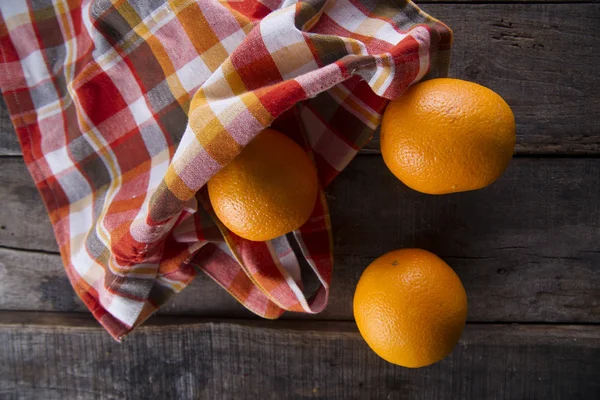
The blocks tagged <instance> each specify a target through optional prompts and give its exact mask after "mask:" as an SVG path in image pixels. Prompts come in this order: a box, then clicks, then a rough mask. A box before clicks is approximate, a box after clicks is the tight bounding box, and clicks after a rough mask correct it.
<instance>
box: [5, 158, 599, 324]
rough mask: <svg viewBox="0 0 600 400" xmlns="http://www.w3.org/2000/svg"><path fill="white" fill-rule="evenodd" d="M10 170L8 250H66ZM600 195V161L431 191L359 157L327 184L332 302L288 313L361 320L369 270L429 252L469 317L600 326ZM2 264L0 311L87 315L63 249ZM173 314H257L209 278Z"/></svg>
mask: <svg viewBox="0 0 600 400" xmlns="http://www.w3.org/2000/svg"><path fill="white" fill-rule="evenodd" d="M0 168H2V169H3V170H5V171H6V170H8V171H11V173H10V174H6V175H4V176H2V177H1V178H0V179H1V180H3V181H0V187H1V188H4V189H3V190H0V197H2V196H4V201H3V203H2V204H4V207H3V208H2V209H0V223H1V224H2V225H3V226H5V227H6V228H5V229H4V230H0V245H5V246H7V245H10V246H15V247H19V246H22V247H24V248H27V247H29V248H36V247H38V248H40V247H41V248H42V249H43V250H50V251H56V247H55V246H56V245H55V244H54V240H53V238H52V234H51V232H50V228H49V223H48V222H46V221H45V220H44V222H43V223H42V222H40V221H37V220H36V218H45V216H44V215H43V209H42V206H41V201H40V199H39V198H38V197H37V194H35V193H34V191H35V189H33V187H32V183H30V184H29V185H30V186H29V187H28V188H27V189H23V187H22V185H23V184H21V183H20V182H23V181H27V180H28V177H27V175H26V171H25V168H24V167H23V165H22V164H20V162H19V160H16V159H4V160H0ZM10 182H13V183H10ZM15 185H16V186H15ZM22 193H25V194H26V197H25V198H23V199H22V198H21V197H20V196H21V194H22ZM599 195H600V159H596V158H590V159H585V158H578V159H551V158H541V159H529V158H516V159H515V160H513V164H512V166H511V167H510V168H509V170H508V171H507V173H506V174H505V176H504V177H502V178H501V179H500V181H498V182H496V183H495V184H494V185H492V186H490V187H488V188H486V189H484V190H481V191H475V192H470V193H461V194H455V195H448V196H428V195H423V194H419V193H417V192H414V191H412V190H410V189H408V188H407V187H405V186H404V185H402V184H401V183H400V182H399V181H397V180H396V179H395V178H394V177H393V176H392V175H391V173H390V172H389V171H388V170H387V169H386V168H385V166H384V164H383V162H382V160H381V158H380V157H371V156H361V157H358V158H357V159H356V160H354V161H353V162H352V164H351V165H350V166H349V167H348V169H347V170H346V171H344V172H343V173H342V175H341V176H340V177H339V178H338V179H337V180H336V181H335V182H334V184H333V186H332V187H331V189H330V190H329V191H328V196H329V205H330V211H331V214H332V223H333V232H334V240H335V257H336V258H335V260H336V263H335V268H334V276H333V286H332V296H331V300H330V304H329V306H328V308H327V309H326V310H325V311H324V312H323V313H321V314H320V315H318V316H316V317H307V316H304V315H294V314H289V315H286V318H320V319H336V320H338V319H341V320H349V319H352V309H351V304H352V301H351V299H352V295H353V292H354V288H355V285H356V282H357V280H358V278H359V276H360V273H361V272H362V270H363V269H364V268H365V267H366V266H367V265H368V264H369V263H370V262H371V261H372V260H373V259H374V258H375V257H377V256H378V255H380V254H383V253H385V252H387V251H390V250H393V249H395V248H400V247H421V248H425V249H428V250H430V251H433V252H435V253H436V254H439V255H440V256H441V257H443V258H444V259H445V260H446V261H447V262H448V263H449V264H450V265H451V266H452V267H454V269H455V270H456V271H457V273H458V274H459V275H460V277H461V279H462V281H463V283H464V285H465V287H466V289H467V293H468V295H469V300H470V302H469V320H470V321H516V322H544V321H546V322H588V323H589V322H600V267H599V265H600V248H599V247H598V246H599V245H598V243H600V229H599V226H600V207H599V206H598V204H599V203H598V198H599ZM29 197H31V199H30V200H29V201H28V199H29ZM0 201H2V199H0ZM21 204H25V205H26V206H25V207H24V208H19V207H21V206H20V205H21ZM373 205H376V207H373ZM30 220H31V221H33V222H32V223H30V222H29V221H30ZM7 243H8V244H7ZM0 262H1V263H2V264H3V265H4V268H3V271H4V276H3V278H2V279H1V280H0V309H11V310H47V311H81V310H82V307H81V305H80V303H79V302H78V301H76V300H74V299H73V296H69V295H66V296H65V294H64V293H65V290H67V289H68V282H67V279H66V277H65V275H64V272H63V271H62V268H61V261H60V258H59V257H58V256H56V255H47V254H37V253H30V252H23V251H12V250H10V249H6V250H2V251H0ZM17 271H18V272H17ZM162 312H164V313H169V314H187V315H201V316H219V315H228V316H231V317H235V316H238V317H242V316H249V315H250V314H249V313H248V312H247V311H246V310H245V309H243V308H242V307H241V306H239V305H237V303H235V302H234V301H233V300H232V299H230V298H229V295H228V294H227V293H225V292H224V291H222V290H221V289H220V288H218V287H217V285H216V284H214V283H213V282H212V281H211V280H210V279H208V278H206V277H205V276H204V275H203V274H200V275H199V277H198V278H197V280H196V281H195V282H194V283H193V284H192V285H191V286H190V287H189V288H187V289H186V290H185V291H184V292H183V293H182V294H180V295H179V296H178V297H177V298H176V299H175V300H174V301H173V302H172V303H170V304H169V305H168V306H167V307H166V308H165V309H164V310H163V311H162Z"/></svg>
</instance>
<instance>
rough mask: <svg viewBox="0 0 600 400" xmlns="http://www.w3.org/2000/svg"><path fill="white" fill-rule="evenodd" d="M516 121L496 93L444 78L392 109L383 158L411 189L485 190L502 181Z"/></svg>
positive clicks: (384, 128)
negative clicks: (497, 180) (491, 184)
mask: <svg viewBox="0 0 600 400" xmlns="http://www.w3.org/2000/svg"><path fill="white" fill-rule="evenodd" d="M515 140H516V137H515V118H514V116H513V113H512V111H511V109H510V107H509V106H508V104H506V102H505V101H504V100H503V99H502V97H500V96H499V95H498V94H496V93H495V92H493V91H492V90H490V89H488V88H486V87H483V86H481V85H478V84H476V83H472V82H467V81H463V80H460V79H450V78H440V79H432V80H429V81H425V82H421V83H418V84H416V85H414V86H412V87H410V88H409V89H408V90H407V91H406V92H405V93H404V94H403V95H402V96H401V97H400V98H398V99H396V100H394V101H391V102H390V104H389V105H388V106H387V108H386V110H385V112H384V115H383V122H382V125H381V153H382V154H383V160H384V161H385V164H386V165H387V167H388V168H389V169H390V170H391V171H392V173H393V174H394V175H396V177H397V178H398V179H400V180H401V181H402V182H404V184H406V185H407V186H409V187H411V188H413V189H415V190H417V191H419V192H423V193H429V194H444V193H452V192H463V191H467V190H474V189H480V188H482V187H485V186H487V185H489V184H490V183H492V182H494V181H495V180H496V179H498V178H499V177H500V175H502V173H503V172H504V170H505V169H506V167H507V166H508V163H509V162H510V160H511V158H512V155H513V153H514V147H515Z"/></svg>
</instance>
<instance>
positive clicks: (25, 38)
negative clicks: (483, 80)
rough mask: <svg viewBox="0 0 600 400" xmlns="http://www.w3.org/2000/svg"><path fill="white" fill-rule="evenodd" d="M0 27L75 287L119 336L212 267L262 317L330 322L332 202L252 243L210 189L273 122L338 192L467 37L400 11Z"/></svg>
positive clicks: (281, 12)
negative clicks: (290, 228) (310, 287)
mask: <svg viewBox="0 0 600 400" xmlns="http://www.w3.org/2000/svg"><path fill="white" fill-rule="evenodd" d="M0 13H1V14H0V86H1V88H2V93H3V95H4V98H5V100H6V103H7V105H8V107H9V111H10V114H11V117H12V121H13V123H14V126H15V128H16V132H17V135H18V137H19V140H20V142H21V146H22V149H23V156H24V159H25V162H26V163H27V166H28V168H29V171H30V173H31V176H32V177H33V179H34V181H35V183H36V185H37V187H38V189H39V191H40V193H41V195H42V198H43V200H44V202H45V204H46V206H47V209H48V213H49V216H50V219H51V221H52V224H53V226H54V231H55V235H56V240H57V242H58V245H59V247H60V252H61V255H62V259H63V262H64V265H65V269H66V271H67V274H68V276H69V278H70V280H71V283H72V285H73V287H74V289H75V291H76V292H77V294H78V295H79V297H81V299H82V300H83V301H84V302H85V304H86V305H87V306H88V307H89V309H90V311H91V312H92V313H93V314H94V316H95V317H96V318H97V319H98V321H99V322H100V323H101V324H102V325H103V326H104V327H105V328H106V329H107V330H108V332H109V333H110V334H111V335H113V337H115V338H117V339H120V338H121V337H123V336H124V335H125V334H127V333H128V332H129V331H131V330H132V329H133V328H134V327H135V326H137V325H139V324H140V323H141V322H143V321H144V320H145V319H146V318H147V317H148V316H150V315H151V314H152V313H153V312H154V311H156V310H157V309H158V308H159V307H160V306H161V305H163V304H165V302H166V301H167V300H168V299H169V298H170V297H171V296H172V295H173V294H175V293H178V292H179V291H181V290H182V289H183V288H185V287H186V286H187V285H188V284H189V283H190V281H191V280H192V279H193V278H194V276H195V273H196V272H195V271H196V270H197V269H200V270H202V271H204V272H205V273H207V274H208V275H209V276H211V277H212V278H213V279H214V280H215V281H216V282H217V283H219V284H220V285H221V286H222V287H223V288H225V289H226V290H227V291H229V292H230V293H231V294H232V295H233V296H234V297H235V298H236V299H237V300H238V301H240V302H241V303H242V304H243V305H244V306H246V307H247V308H248V309H250V310H252V311H253V312H255V313H256V314H258V315H260V316H263V317H265V318H277V317H278V316H280V315H281V314H282V313H283V312H284V311H285V310H289V311H297V312H306V313H317V312H319V311H321V310H323V308H324V307H325V306H326V304H327V299H328V296H329V287H330V283H331V271H332V266H333V256H332V243H333V241H332V237H331V226H330V223H329V213H328V211H327V203H326V201H325V197H324V195H323V191H322V190H321V194H320V198H319V201H318V202H317V204H316V206H315V209H314V211H313V214H312V216H311V218H310V219H309V221H308V222H307V223H306V224H305V225H304V226H302V227H301V228H300V229H299V230H297V231H295V232H293V233H291V234H289V235H285V236H282V237H279V238H277V239H274V240H272V241H268V242H251V241H248V240H244V239H242V238H240V237H237V236H236V235H234V234H233V233H231V232H229V231H228V230H227V229H226V228H225V227H224V226H223V225H222V224H221V223H220V222H219V220H218V219H217V218H216V216H215V215H214V213H213V211H212V209H211V207H210V203H209V202H208V201H207V197H206V190H205V184H206V182H207V181H208V180H209V179H210V178H211V177H212V176H213V175H214V174H215V173H216V172H217V171H219V170H220V168H222V167H223V166H224V165H226V164H227V163H228V162H229V161H231V160H232V159H233V158H234V157H235V156H236V155H237V154H239V152H240V151H241V150H242V149H243V148H244V146H245V145H246V144H247V143H248V142H249V141H250V140H252V138H253V137H254V136H255V135H256V134H257V133H258V132H259V131H260V130H262V129H264V128H265V127H267V126H274V127H275V128H277V129H279V130H280V131H282V132H284V133H286V134H287V135H289V136H290V137H291V138H293V139H294V140H296V141H297V142H298V143H299V144H300V145H302V146H303V147H304V148H305V149H306V151H307V153H308V154H309V155H310V156H311V157H312V159H313V160H314V162H315V164H316V166H317V168H318V171H319V177H320V181H321V184H322V188H324V187H326V186H327V185H328V184H329V183H330V182H331V181H332V180H333V179H334V178H335V176H336V175H337V174H338V173H339V172H340V171H341V170H343V169H344V167H345V166H346V165H348V163H349V162H350V161H351V160H352V158H353V157H354V156H355V154H356V153H357V151H358V150H359V149H360V148H361V147H362V146H363V145H364V144H365V143H366V142H367V141H368V140H369V139H370V138H371V136H372V134H373V131H374V130H375V129H376V128H377V126H378V125H379V122H380V119H381V114H382V112H383V110H384V108H385V106H386V104H387V102H388V101H389V99H393V98H395V97H397V96H399V95H400V94H401V93H402V92H403V91H404V90H405V89H406V88H407V87H408V86H410V85H411V84H413V83H415V82H418V81H420V80H422V79H428V78H432V77H437V76H443V75H445V74H446V73H447V67H448V62H449V50H450V45H451V39H452V37H451V32H450V30H449V29H448V28H447V27H446V26H445V25H443V24H442V23H440V22H439V21H437V20H435V19H433V18H431V17H430V16H428V15H426V14H425V13H423V12H422V11H421V10H419V9H418V8H417V7H416V6H415V5H414V4H413V3H411V2H410V1H408V2H406V1H394V0H329V1H325V0H303V1H299V0H285V1H283V0H260V1H259V0H243V1H229V2H226V1H216V0H197V1H192V0H169V1H164V0H147V1H136V0H130V1H127V0H113V1H109V0H91V1H81V0H31V1H27V2H20V1H14V2H13V1H4V2H1V3H0ZM303 263H305V264H307V265H309V266H310V267H311V268H312V271H313V272H314V274H315V275H316V276H317V278H318V281H319V282H320V286H319V288H318V289H317V290H316V292H315V293H305V291H304V287H303V279H302V272H301V268H300V265H301V264H303Z"/></svg>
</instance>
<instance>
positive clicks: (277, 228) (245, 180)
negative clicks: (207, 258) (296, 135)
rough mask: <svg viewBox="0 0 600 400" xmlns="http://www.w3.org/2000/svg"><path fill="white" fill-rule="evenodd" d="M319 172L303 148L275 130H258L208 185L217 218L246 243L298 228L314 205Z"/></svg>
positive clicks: (271, 237) (266, 238)
mask: <svg viewBox="0 0 600 400" xmlns="http://www.w3.org/2000/svg"><path fill="white" fill-rule="evenodd" d="M318 188H319V182H318V178H317V170H316V168H315V167H314V165H313V163H312V162H311V160H310V158H309V157H308V155H307V154H306V153H305V152H304V150H303V149H302V147H300V146H299V145H298V144H296V143H295V142H294V141H293V140H292V139H290V138H288V137H287V136H285V135H283V134H282V133H279V132H277V131H275V130H273V129H265V130H264V131H262V132H260V133H259V134H258V135H257V136H256V137H255V138H254V139H253V140H252V141H251V142H250V143H248V144H247V145H246V147H245V148H244V149H243V150H242V152H241V153H240V154H239V155H238V156H237V157H236V158H235V159H234V160H233V161H231V162H230V163H229V164H228V165H226V166H225V167H224V168H223V169H222V170H220V171H219V172H218V173H217V174H216V175H215V176H213V177H212V178H211V179H210V180H209V181H208V195H209V198H210V202H211V204H212V206H213V209H214V211H215V214H216V215H217V217H219V220H221V222H222V223H223V224H224V225H225V226H226V227H227V228H228V229H229V230H230V231H232V232H233V233H235V234H236V235H238V236H241V237H243V238H245V239H248V240H254V241H263V240H271V239H274V238H276V237H278V236H281V235H284V234H286V233H288V232H291V231H293V230H296V229H298V228H299V227H300V226H302V225H303V224H304V223H305V222H306V221H307V220H308V218H309V217H310V215H311V213H312V210H313V208H314V206H315V202H316V199H317V193H318Z"/></svg>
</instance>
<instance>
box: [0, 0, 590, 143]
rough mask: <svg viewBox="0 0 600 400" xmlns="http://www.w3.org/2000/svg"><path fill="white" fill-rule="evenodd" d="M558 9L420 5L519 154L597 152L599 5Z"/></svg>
mask: <svg viewBox="0 0 600 400" xmlns="http://www.w3.org/2000/svg"><path fill="white" fill-rule="evenodd" d="M561 3H565V4H508V3H502V4H422V7H423V9H424V10H425V11H427V12H429V13H431V14H432V15H434V16H436V17H437V18H439V19H441V20H442V21H444V22H445V23H447V24H448V25H449V26H450V27H451V28H452V29H453V31H454V35H455V40H454V49H453V60H452V67H451V71H450V73H451V76H453V77H457V78H462V79H467V80H472V81H475V82H478V83H481V84H483V85H485V86H488V87H490V88H492V89H493V90H495V91H497V92H498V93H500V94H501V95H502V96H503V97H504V98H505V99H506V100H507V101H508V103H509V104H510V105H511V106H512V108H513V110H514V112H515V116H516V120H517V125H518V129H517V134H518V141H517V148H516V150H517V152H518V153H520V154H555V153H561V154H598V153H599V152H600V118H599V117H600V74H598V65H599V64H600V53H599V52H598V51H596V49H597V48H599V47H600V25H599V24H598V23H597V21H598V20H599V19H600V5H599V4H597V2H591V3H590V2H586V3H583V4H576V3H570V2H561ZM10 132H12V129H11V128H10V122H9V120H8V115H7V114H5V111H4V108H0V155H1V154H15V153H18V151H19V150H18V148H19V147H18V144H17V142H16V138H15V137H14V135H13V134H10ZM378 149H379V141H378V139H377V137H376V138H375V139H374V140H373V141H372V142H371V143H370V144H369V145H368V146H367V149H366V151H367V152H368V151H373V150H374V151H378Z"/></svg>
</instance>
